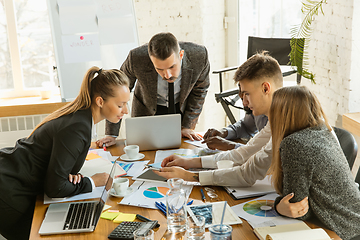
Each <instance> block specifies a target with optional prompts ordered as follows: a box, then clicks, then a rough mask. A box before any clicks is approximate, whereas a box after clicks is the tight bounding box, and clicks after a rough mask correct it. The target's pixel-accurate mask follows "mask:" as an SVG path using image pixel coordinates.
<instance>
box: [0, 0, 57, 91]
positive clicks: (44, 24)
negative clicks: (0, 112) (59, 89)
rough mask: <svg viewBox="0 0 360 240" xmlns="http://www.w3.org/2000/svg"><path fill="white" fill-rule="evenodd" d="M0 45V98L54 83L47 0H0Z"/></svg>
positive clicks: (39, 88)
mask: <svg viewBox="0 0 360 240" xmlns="http://www.w3.org/2000/svg"><path fill="white" fill-rule="evenodd" d="M0 44H1V45H0V59H1V60H0V96H1V97H20V96H33V95H38V94H39V90H41V89H42V88H43V87H45V86H46V87H49V86H55V85H57V82H55V77H54V70H53V66H54V65H55V58H54V51H53V45H52V39H51V30H50V23H49V16H48V12H47V6H46V0H0Z"/></svg>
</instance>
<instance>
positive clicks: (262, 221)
mask: <svg viewBox="0 0 360 240" xmlns="http://www.w3.org/2000/svg"><path fill="white" fill-rule="evenodd" d="M278 196H279V195H278V194H276V193H273V194H268V195H265V196H263V197H260V198H256V199H254V200H250V201H248V202H245V203H242V204H238V205H235V206H232V207H231V208H232V210H234V212H235V213H236V214H237V215H238V216H239V217H241V218H243V219H245V220H247V221H248V223H249V224H250V225H251V226H252V227H253V228H256V227H267V226H277V225H284V224H292V223H298V222H301V221H300V220H297V219H291V218H286V217H282V216H280V215H278V214H277V213H276V212H275V211H274V210H273V209H269V210H268V211H269V212H271V215H272V214H275V216H272V217H263V216H257V215H254V213H255V212H256V214H258V215H262V214H261V212H262V211H263V210H261V209H257V210H258V211H249V210H247V211H246V210H245V209H244V205H245V204H247V203H249V204H252V202H254V201H258V200H259V201H260V202H258V203H260V204H262V203H264V202H263V201H264V200H269V201H274V200H275V199H276V197H278ZM248 206H249V205H248ZM253 206H254V205H253ZM247 209H248V208H247ZM266 212H267V211H266ZM269 215H270V214H269Z"/></svg>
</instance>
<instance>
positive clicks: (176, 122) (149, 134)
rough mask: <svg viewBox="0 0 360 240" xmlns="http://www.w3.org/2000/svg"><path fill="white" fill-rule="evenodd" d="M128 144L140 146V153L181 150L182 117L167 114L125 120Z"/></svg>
mask: <svg viewBox="0 0 360 240" xmlns="http://www.w3.org/2000/svg"><path fill="white" fill-rule="evenodd" d="M125 128H126V144H127V145H133V144H135V145H139V147H140V151H145V150H156V149H167V148H179V147H180V145H181V115H180V114H167V115H157V116H149V117H134V118H126V119H125Z"/></svg>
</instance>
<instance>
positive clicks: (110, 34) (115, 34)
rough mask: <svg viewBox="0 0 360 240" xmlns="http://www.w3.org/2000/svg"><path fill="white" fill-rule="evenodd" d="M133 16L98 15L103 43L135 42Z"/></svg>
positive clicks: (101, 41) (101, 42)
mask: <svg viewBox="0 0 360 240" xmlns="http://www.w3.org/2000/svg"><path fill="white" fill-rule="evenodd" d="M133 21H134V20H133V16H132V15H130V14H129V15H127V16H120V17H119V16H117V17H98V24H99V37H100V44H101V45H111V44H124V43H133V42H135V33H134V26H135V24H134V22H133Z"/></svg>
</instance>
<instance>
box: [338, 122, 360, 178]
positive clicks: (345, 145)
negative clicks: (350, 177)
mask: <svg viewBox="0 0 360 240" xmlns="http://www.w3.org/2000/svg"><path fill="white" fill-rule="evenodd" d="M333 129H334V132H335V134H336V136H337V138H338V140H339V143H340V146H341V149H342V150H343V152H344V154H345V157H346V159H347V161H348V163H349V166H350V169H352V167H353V165H354V162H355V159H356V155H357V151H358V146H357V143H356V140H355V138H354V136H353V135H352V134H351V133H350V132H348V131H347V130H345V129H342V128H337V127H333ZM356 179H358V180H359V181H360V175H359V173H358V174H357V176H356Z"/></svg>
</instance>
